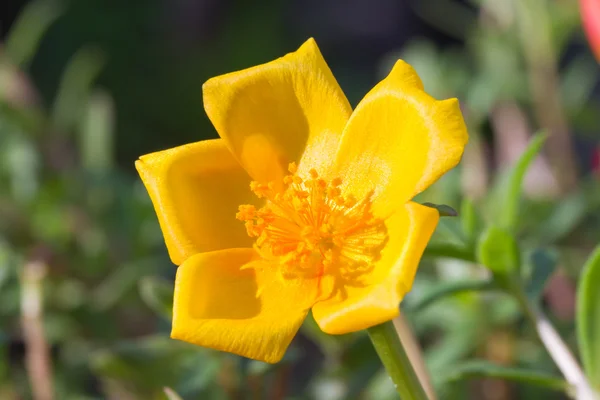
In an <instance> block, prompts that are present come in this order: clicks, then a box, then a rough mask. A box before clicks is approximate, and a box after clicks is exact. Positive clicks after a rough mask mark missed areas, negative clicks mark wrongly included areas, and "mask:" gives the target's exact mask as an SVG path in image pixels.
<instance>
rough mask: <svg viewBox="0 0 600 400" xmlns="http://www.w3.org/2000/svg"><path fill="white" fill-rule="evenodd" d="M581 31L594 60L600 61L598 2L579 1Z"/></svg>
mask: <svg viewBox="0 0 600 400" xmlns="http://www.w3.org/2000/svg"><path fill="white" fill-rule="evenodd" d="M579 5H580V11H581V20H582V22H583V29H584V30H585V34H586V36H587V38H588V41H589V43H590V46H591V48H592V51H593V52H594V55H595V56H596V59H597V60H598V61H600V0H579Z"/></svg>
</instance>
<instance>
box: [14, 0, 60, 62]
mask: <svg viewBox="0 0 600 400" xmlns="http://www.w3.org/2000/svg"><path fill="white" fill-rule="evenodd" d="M61 14H62V6H61V5H60V3H59V2H57V1H51V0H48V1H45V0H39V1H34V2H31V3H29V4H28V5H27V6H25V8H24V10H23V11H22V12H21V14H19V16H18V18H17V20H16V21H15V23H14V24H13V27H12V29H11V30H10V32H9V33H8V36H7V39H6V43H5V48H4V50H5V51H6V55H7V56H8V59H9V60H10V62H11V63H13V64H14V65H16V66H19V67H21V68H23V67H25V66H26V65H27V64H29V62H30V61H31V59H32V58H33V55H34V54H35V53H36V51H37V49H38V46H39V43H40V41H41V39H42V36H43V35H44V33H45V32H46V31H47V30H48V28H49V27H50V25H52V23H53V22H54V21H56V19H57V18H58V17H59V16H60V15H61Z"/></svg>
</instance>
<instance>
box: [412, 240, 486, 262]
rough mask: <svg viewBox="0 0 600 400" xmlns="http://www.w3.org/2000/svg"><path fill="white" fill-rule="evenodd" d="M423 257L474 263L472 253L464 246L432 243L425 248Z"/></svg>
mask: <svg viewBox="0 0 600 400" xmlns="http://www.w3.org/2000/svg"><path fill="white" fill-rule="evenodd" d="M423 257H448V258H456V259H458V260H464V261H470V262H475V261H476V260H475V254H473V251H471V250H470V249H468V248H467V247H464V246H459V245H456V244H454V243H433V242H430V243H429V244H428V245H427V247H426V248H425V252H424V253H423Z"/></svg>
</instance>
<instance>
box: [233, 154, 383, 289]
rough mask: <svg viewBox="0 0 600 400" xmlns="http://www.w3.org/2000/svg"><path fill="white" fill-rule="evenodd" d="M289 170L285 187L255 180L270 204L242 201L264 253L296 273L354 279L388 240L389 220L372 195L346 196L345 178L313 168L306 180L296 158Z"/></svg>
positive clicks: (256, 189)
mask: <svg viewBox="0 0 600 400" xmlns="http://www.w3.org/2000/svg"><path fill="white" fill-rule="evenodd" d="M288 169H289V172H290V174H289V175H287V176H285V177H284V179H283V189H281V188H280V187H279V188H276V185H275V184H274V183H273V182H271V183H268V184H261V183H258V182H252V183H251V184H250V188H251V190H252V191H253V192H254V193H255V194H256V195H257V196H258V197H259V198H264V199H266V204H265V206H263V207H262V208H260V209H257V208H256V207H255V206H252V205H241V206H240V207H239V212H238V213H237V215H236V217H237V219H239V220H241V221H245V225H246V230H247V232H248V235H249V236H250V237H255V238H257V239H256V245H255V247H256V249H257V250H258V251H259V252H260V253H261V255H262V256H263V257H265V258H273V257H274V258H277V259H278V262H279V264H280V265H282V266H283V271H282V272H283V273H284V274H288V275H291V276H321V275H323V274H328V273H335V274H337V275H340V276H342V277H347V278H351V277H353V276H354V275H356V274H361V273H362V272H363V271H364V270H365V269H366V268H369V267H371V266H372V265H373V263H374V261H376V260H377V258H378V257H379V254H380V252H381V249H382V247H383V246H384V244H385V242H386V240H387V231H386V229H385V225H384V223H383V221H382V220H381V219H379V218H376V217H374V216H373V213H372V211H371V195H369V196H366V197H365V198H364V199H363V200H362V201H357V200H356V199H355V198H354V197H353V196H352V195H348V196H343V195H342V191H341V188H340V187H341V185H342V180H341V179H340V178H335V179H333V180H331V181H330V182H327V181H326V180H324V179H322V178H320V177H319V174H318V173H317V171H316V170H314V169H311V170H310V171H309V177H308V178H307V179H302V178H301V177H300V176H298V175H297V167H296V164H295V163H292V164H290V165H289V168H288Z"/></svg>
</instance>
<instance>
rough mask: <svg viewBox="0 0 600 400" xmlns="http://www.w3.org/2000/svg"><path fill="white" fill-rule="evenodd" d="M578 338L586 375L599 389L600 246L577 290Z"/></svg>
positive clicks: (583, 274) (591, 258)
mask: <svg viewBox="0 0 600 400" xmlns="http://www.w3.org/2000/svg"><path fill="white" fill-rule="evenodd" d="M576 324H577V338H578V342H579V352H580V353H581V358H582V360H583V367H584V369H585V373H586V375H587V377H588V379H589V381H590V383H591V384H592V386H593V387H595V388H596V390H600V246H599V247H596V249H595V250H594V253H593V254H592V255H591V256H590V258H589V260H588V261H587V263H586V265H585V267H584V270H583V273H582V275H581V278H580V280H579V288H578V290H577V319H576Z"/></svg>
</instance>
